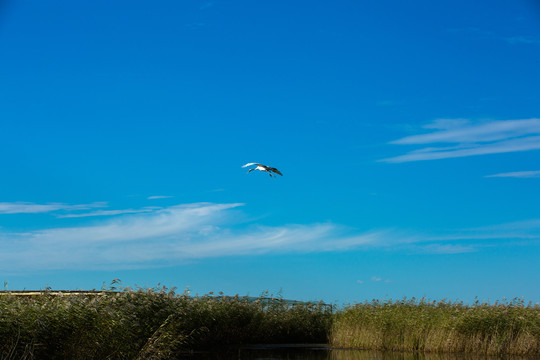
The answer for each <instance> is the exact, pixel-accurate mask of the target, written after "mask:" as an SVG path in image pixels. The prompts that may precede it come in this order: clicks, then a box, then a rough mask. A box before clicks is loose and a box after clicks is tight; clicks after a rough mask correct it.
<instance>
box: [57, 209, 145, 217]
mask: <svg viewBox="0 0 540 360" xmlns="http://www.w3.org/2000/svg"><path fill="white" fill-rule="evenodd" d="M151 211H155V208H144V209H123V210H97V211H92V212H87V213H80V214H64V215H57V217H59V218H80V217H89V216H112V215H123V214H138V213H143V212H151Z"/></svg>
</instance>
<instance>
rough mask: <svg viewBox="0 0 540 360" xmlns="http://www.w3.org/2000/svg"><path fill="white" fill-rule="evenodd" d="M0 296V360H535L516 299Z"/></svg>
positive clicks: (125, 293)
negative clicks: (366, 352) (212, 357)
mask: <svg viewBox="0 0 540 360" xmlns="http://www.w3.org/2000/svg"><path fill="white" fill-rule="evenodd" d="M109 290H114V291H105V292H95V293H91V292H90V293H85V294H77V295H69V294H63V293H51V292H48V291H45V292H41V293H38V294H36V295H34V296H20V295H16V294H14V293H12V294H10V293H9V292H8V293H6V292H4V293H3V294H2V295H1V296H0V359H68V358H69V359H173V358H178V357H181V356H182V355H186V354H188V353H189V352H190V351H193V350H209V349H225V348H228V349H231V348H236V347H238V346H241V345H246V344H278V343H279V344H283V343H328V344H329V345H330V346H332V347H335V348H355V349H370V350H382V351H384V350H392V351H415V352H454V353H456V352H457V353H475V354H482V355H486V354H490V355H500V354H515V355H536V356H537V355H540V307H539V306H538V305H533V304H525V303H524V302H523V301H521V300H514V301H510V302H504V303H496V304H487V303H479V302H477V303H475V304H472V305H465V304H463V303H453V302H450V301H440V302H434V301H431V302H430V301H427V300H424V299H421V300H415V299H412V300H399V301H391V300H388V301H378V300H373V301H371V302H365V303H361V304H355V305H350V306H346V307H344V308H341V309H337V310H336V309H335V308H334V311H332V308H331V307H329V306H327V305H325V304H322V303H299V302H290V301H286V300H283V299H282V298H280V297H273V296H270V295H269V294H262V295H261V296H260V297H257V298H249V297H240V296H234V297H227V296H223V294H213V293H210V294H207V295H204V296H195V297H193V296H190V295H189V294H188V293H187V292H184V293H182V294H177V293H175V291H174V289H167V288H165V287H158V288H136V289H129V288H120V289H116V288H113V289H109Z"/></svg>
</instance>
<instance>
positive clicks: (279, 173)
mask: <svg viewBox="0 0 540 360" xmlns="http://www.w3.org/2000/svg"><path fill="white" fill-rule="evenodd" d="M268 169H270V170H271V171H273V172H275V173H276V174H278V175H281V176H283V174H282V173H281V172H280V171H279V170H278V169H276V168H273V167H271V168H268Z"/></svg>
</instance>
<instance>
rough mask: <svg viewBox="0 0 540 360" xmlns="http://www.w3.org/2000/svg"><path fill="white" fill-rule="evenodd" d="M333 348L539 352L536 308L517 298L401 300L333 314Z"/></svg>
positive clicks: (539, 314) (538, 309)
mask: <svg viewBox="0 0 540 360" xmlns="http://www.w3.org/2000/svg"><path fill="white" fill-rule="evenodd" d="M330 343H331V344H332V345H333V346H335V347H344V348H354V349H373V350H392V351H419V352H452V353H469V354H482V355H501V354H512V355H540V307H539V306H538V304H536V305H533V304H532V303H525V302H524V301H523V300H522V299H514V300H512V301H503V302H496V303H495V304H489V303H480V302H479V301H476V302H475V303H473V304H472V305H465V304H463V303H462V302H451V301H428V300H426V299H420V300H416V299H414V298H413V299H409V300H407V299H404V300H398V301H392V300H388V301H379V300H373V301H371V302H364V303H361V304H356V305H354V306H349V307H347V308H346V309H345V310H344V311H342V312H339V313H337V314H336V318H335V319H334V323H333V326H332V330H331V332H330Z"/></svg>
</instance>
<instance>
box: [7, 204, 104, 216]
mask: <svg viewBox="0 0 540 360" xmlns="http://www.w3.org/2000/svg"><path fill="white" fill-rule="evenodd" d="M106 206H107V204H106V203H104V202H94V203H92V204H81V205H69V204H62V203H50V204H35V203H31V202H22V201H17V202H0V214H37V213H48V212H54V211H77V210H88V209H93V208H99V207H106Z"/></svg>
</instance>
